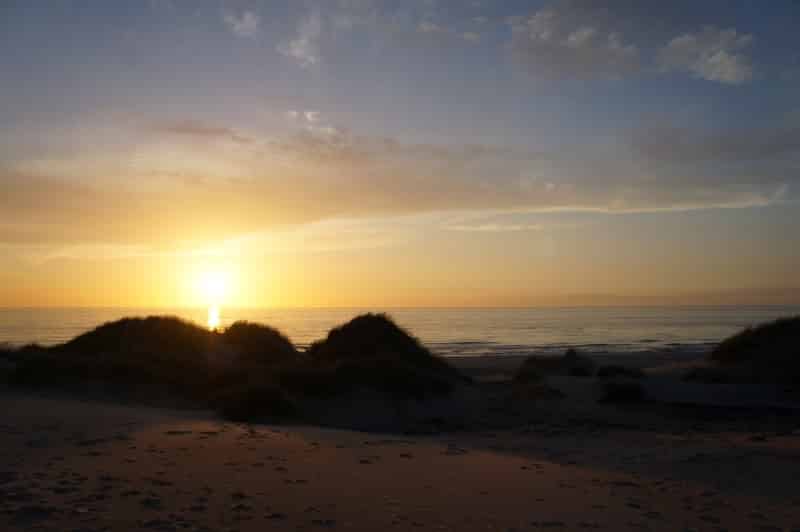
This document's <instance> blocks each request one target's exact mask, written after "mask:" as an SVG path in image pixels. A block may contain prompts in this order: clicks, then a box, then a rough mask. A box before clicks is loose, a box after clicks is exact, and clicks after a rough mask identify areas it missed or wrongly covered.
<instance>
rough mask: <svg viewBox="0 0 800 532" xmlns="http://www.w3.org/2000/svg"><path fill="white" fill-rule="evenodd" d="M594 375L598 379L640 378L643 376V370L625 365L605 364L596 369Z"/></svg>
mask: <svg viewBox="0 0 800 532" xmlns="http://www.w3.org/2000/svg"><path fill="white" fill-rule="evenodd" d="M595 376H596V377H597V378H598V379H616V378H626V379H642V378H644V372H643V371H642V370H641V369H639V368H629V367H627V366H620V365H618V364H609V365H606V366H600V367H599V368H598V369H597V373H596V374H595Z"/></svg>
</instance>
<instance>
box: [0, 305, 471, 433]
mask: <svg viewBox="0 0 800 532" xmlns="http://www.w3.org/2000/svg"><path fill="white" fill-rule="evenodd" d="M7 351H8V355H9V357H16V360H17V365H16V368H15V370H14V372H13V374H12V380H13V382H14V383H16V384H18V385H23V386H28V387H40V388H45V389H49V388H63V389H69V390H74V389H85V388H86V386H87V385H90V384H92V383H103V384H105V385H106V388H104V389H106V390H107V389H108V385H112V386H111V389H112V390H113V391H114V393H116V394H120V395H127V396H130V395H133V397H135V398H138V397H141V396H143V395H147V394H152V393H154V392H159V393H161V394H162V395H168V394H172V395H174V396H176V397H179V398H182V399H188V400H192V401H194V402H195V403H196V404H198V405H210V406H212V407H215V408H217V409H219V411H220V412H221V413H222V414H223V415H225V416H226V417H230V418H231V419H237V420H245V419H256V418H263V417H269V418H297V417H299V416H301V415H302V414H304V413H305V412H303V409H304V405H305V404H307V403H308V401H306V399H319V398H337V397H342V396H348V395H352V394H355V393H357V392H359V391H361V390H364V389H368V390H371V391H374V392H377V393H379V394H382V395H384V396H386V397H387V398H389V399H393V400H411V399H414V400H424V399H427V398H431V397H435V396H441V395H444V394H447V393H449V392H450V391H452V389H453V387H454V386H455V385H456V384H458V383H464V382H466V379H465V378H464V377H463V376H462V375H461V374H460V373H459V372H458V371H457V370H455V369H454V368H453V367H451V366H450V365H449V364H447V363H446V362H445V361H444V360H442V359H440V358H438V357H436V356H434V355H433V354H431V353H430V351H428V350H427V349H426V348H425V347H424V346H423V345H422V344H421V343H420V342H419V341H418V340H417V339H416V338H414V337H412V336H411V335H410V334H408V333H407V332H405V331H404V330H402V329H401V328H399V327H398V326H397V325H396V324H395V323H394V322H393V321H392V320H391V319H390V318H389V317H388V316H385V315H382V314H366V315H363V316H358V317H356V318H354V319H353V320H351V321H350V322H348V323H346V324H344V325H342V326H341V327H337V328H336V329H334V330H332V331H331V332H330V333H329V334H328V336H327V337H326V338H325V339H323V340H320V341H318V342H315V343H314V344H312V346H311V347H310V348H309V349H308V351H307V352H305V353H300V352H298V351H297V350H296V349H295V347H294V346H293V345H292V343H291V342H290V341H289V340H288V338H286V337H285V336H284V335H283V334H281V333H280V332H278V331H277V330H275V329H273V328H271V327H267V326H265V325H260V324H256V323H248V322H237V323H234V324H233V325H231V326H230V327H228V328H227V329H226V330H224V331H222V332H217V331H209V330H208V329H206V328H203V327H200V326H198V325H195V324H193V323H190V322H187V321H183V320H181V319H179V318H175V317H148V318H125V319H122V320H119V321H115V322H111V323H106V324H104V325H101V326H99V327H97V328H96V329H94V330H92V331H89V332H87V333H84V334H82V335H80V336H78V337H76V338H74V339H73V340H70V341H69V342H66V343H64V344H61V345H57V346H54V347H50V348H38V347H37V348H36V349H35V350H30V351H29V352H28V353H27V354H26V356H19V354H18V353H17V352H16V351H15V350H12V349H8V350H7ZM3 353H5V351H3Z"/></svg>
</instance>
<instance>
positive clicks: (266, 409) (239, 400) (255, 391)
mask: <svg viewBox="0 0 800 532" xmlns="http://www.w3.org/2000/svg"><path fill="white" fill-rule="evenodd" d="M215 403H216V406H217V407H218V409H219V412H220V414H221V415H222V416H223V417H225V418H227V419H230V420H232V421H257V420H267V419H268V420H273V421H283V420H287V419H292V418H296V417H297V416H298V415H299V413H300V410H299V408H298V406H297V404H296V403H295V401H294V400H293V399H292V398H291V397H290V396H289V395H288V394H287V393H286V391H285V390H283V389H282V388H281V387H279V386H277V385H275V384H274V383H271V382H249V383H244V384H240V385H238V386H233V387H231V388H228V389H225V390H222V391H220V392H219V393H218V395H217V397H216V399H215Z"/></svg>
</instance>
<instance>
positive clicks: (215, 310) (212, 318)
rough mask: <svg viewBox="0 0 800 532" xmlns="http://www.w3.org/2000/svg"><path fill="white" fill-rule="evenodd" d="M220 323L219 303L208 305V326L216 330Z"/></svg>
mask: <svg viewBox="0 0 800 532" xmlns="http://www.w3.org/2000/svg"><path fill="white" fill-rule="evenodd" d="M219 325H220V320H219V307H218V306H217V305H212V306H210V307H208V328H209V329H211V330H212V331H215V330H217V329H218V328H219Z"/></svg>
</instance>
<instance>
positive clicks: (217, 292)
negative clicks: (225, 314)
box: [196, 271, 228, 306]
mask: <svg viewBox="0 0 800 532" xmlns="http://www.w3.org/2000/svg"><path fill="white" fill-rule="evenodd" d="M196 289H197V291H198V293H199V295H200V296H201V297H202V298H203V300H204V302H205V303H206V304H209V305H214V306H216V305H219V304H220V303H222V301H223V300H224V299H225V297H226V296H227V294H228V275H227V274H226V273H224V272H221V271H206V272H203V273H201V274H200V275H199V276H198V278H197V282H196Z"/></svg>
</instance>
